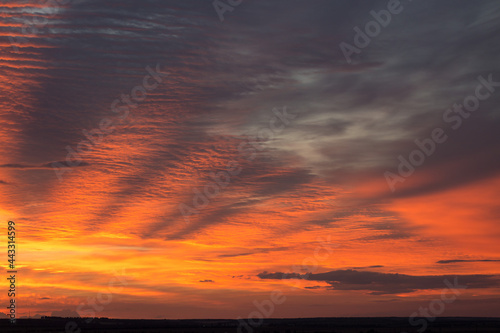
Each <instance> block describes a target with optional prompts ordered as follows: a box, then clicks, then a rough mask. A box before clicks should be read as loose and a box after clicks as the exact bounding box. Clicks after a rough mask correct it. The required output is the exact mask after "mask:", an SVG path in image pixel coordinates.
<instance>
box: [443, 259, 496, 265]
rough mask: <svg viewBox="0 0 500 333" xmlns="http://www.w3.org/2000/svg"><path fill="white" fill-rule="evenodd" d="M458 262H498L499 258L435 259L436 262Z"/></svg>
mask: <svg viewBox="0 0 500 333" xmlns="http://www.w3.org/2000/svg"><path fill="white" fill-rule="evenodd" d="M459 262H500V260H499V259H449V260H439V261H436V263H437V264H455V263H459Z"/></svg>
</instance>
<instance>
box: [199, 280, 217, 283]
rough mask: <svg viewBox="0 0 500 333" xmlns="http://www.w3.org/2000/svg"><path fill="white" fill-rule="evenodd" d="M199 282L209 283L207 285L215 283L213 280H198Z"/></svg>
mask: <svg viewBox="0 0 500 333" xmlns="http://www.w3.org/2000/svg"><path fill="white" fill-rule="evenodd" d="M200 282H209V283H215V282H214V281H213V280H200Z"/></svg>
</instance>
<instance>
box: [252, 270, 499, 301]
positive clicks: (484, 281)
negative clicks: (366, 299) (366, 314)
mask: <svg viewBox="0 0 500 333" xmlns="http://www.w3.org/2000/svg"><path fill="white" fill-rule="evenodd" d="M257 276H258V277H259V278H261V279H297V278H305V279H307V280H311V281H323V282H326V283H328V284H329V285H330V287H329V288H330V289H335V290H367V291H370V293H371V294H374V295H384V294H397V293H409V292H415V291H417V290H426V289H444V288H446V287H447V284H446V283H445V281H446V280H447V281H448V282H449V283H450V285H453V284H454V283H455V284H457V283H456V282H455V281H457V282H458V285H459V286H461V287H462V288H490V287H498V286H500V276H497V275H483V274H473V275H424V276H416V275H406V274H397V273H379V272H366V271H364V272H359V271H356V270H351V269H349V270H336V271H331V272H326V273H318V274H311V273H308V274H307V276H306V275H300V274H296V273H292V274H287V273H280V272H277V273H267V272H263V273H260V274H258V275H257ZM455 279H458V280H455Z"/></svg>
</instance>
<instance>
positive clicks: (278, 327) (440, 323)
mask: <svg viewBox="0 0 500 333" xmlns="http://www.w3.org/2000/svg"><path fill="white" fill-rule="evenodd" d="M69 322H72V323H71V324H70V325H68V323H69ZM245 324H248V322H247V321H245V322H242V321H237V320H231V319H206V320H203V319H193V320H167V319H165V320H128V319H108V318H93V319H92V320H89V319H88V318H61V317H43V318H41V319H19V320H17V323H15V324H11V323H10V321H9V320H8V319H1V320H0V332H2V333H3V332H6V333H21V332H22V333H48V332H50V333H59V332H65V333H163V332H172V333H232V332H239V333H377V332H378V333H401V332H408V333H413V332H419V329H420V332H427V333H430V332H433V333H482V332H485V333H486V332H488V333H499V332H500V318H463V317H452V318H447V317H442V318H436V319H435V321H433V322H430V321H427V324H428V327H427V328H426V330H425V331H422V326H411V325H410V324H409V322H408V318H407V317H405V318H401V317H388V318H297V319H265V320H263V322H262V323H260V325H254V326H251V325H248V326H246V325H245ZM79 330H81V331H79Z"/></svg>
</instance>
